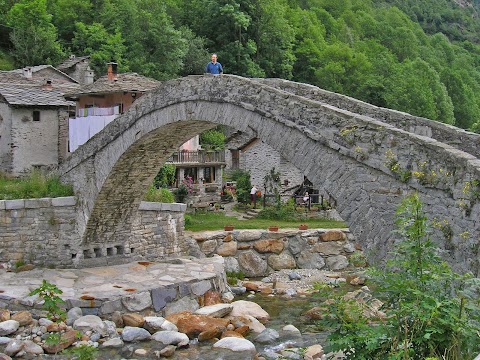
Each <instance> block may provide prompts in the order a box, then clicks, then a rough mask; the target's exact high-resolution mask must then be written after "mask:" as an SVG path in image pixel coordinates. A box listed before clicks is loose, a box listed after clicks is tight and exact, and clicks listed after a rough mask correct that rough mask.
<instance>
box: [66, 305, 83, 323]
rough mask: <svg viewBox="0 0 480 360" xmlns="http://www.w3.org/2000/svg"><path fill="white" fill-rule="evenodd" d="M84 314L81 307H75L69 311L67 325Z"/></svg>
mask: <svg viewBox="0 0 480 360" xmlns="http://www.w3.org/2000/svg"><path fill="white" fill-rule="evenodd" d="M82 316H83V313H82V309H80V308H79V307H73V308H71V309H70V310H68V312H67V321H66V322H67V325H69V326H71V325H73V323H74V322H75V320H77V319H79V318H81V317H82Z"/></svg>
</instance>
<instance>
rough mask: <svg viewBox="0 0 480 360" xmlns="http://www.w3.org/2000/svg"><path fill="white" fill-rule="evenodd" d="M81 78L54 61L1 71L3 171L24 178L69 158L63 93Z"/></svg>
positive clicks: (67, 104) (0, 154) (0, 160)
mask: <svg viewBox="0 0 480 360" xmlns="http://www.w3.org/2000/svg"><path fill="white" fill-rule="evenodd" d="M78 86H79V85H78V82H77V81H76V80H74V79H73V78H71V77H70V76H68V75H67V74H65V73H63V72H61V71H59V70H58V69H55V68H54V67H53V66H51V65H40V66H33V67H26V68H24V69H17V70H12V71H0V171H2V172H5V173H8V174H11V175H14V176H22V175H25V174H27V173H29V172H30V171H31V170H32V169H33V168H38V169H41V170H47V169H49V168H51V167H54V166H56V165H57V164H58V163H59V162H61V161H62V160H63V159H65V158H66V157H67V156H68V151H67V150H68V149H67V134H68V122H67V119H68V113H69V110H70V108H71V107H73V106H74V105H75V104H74V103H73V102H71V101H68V100H66V99H65V98H64V97H63V94H64V93H65V92H67V91H72V90H73V89H74V88H76V87H78Z"/></svg>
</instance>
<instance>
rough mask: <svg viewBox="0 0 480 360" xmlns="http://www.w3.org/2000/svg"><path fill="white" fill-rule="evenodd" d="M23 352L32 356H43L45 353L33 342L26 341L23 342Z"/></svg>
mask: <svg viewBox="0 0 480 360" xmlns="http://www.w3.org/2000/svg"><path fill="white" fill-rule="evenodd" d="M23 351H25V352H26V353H27V354H30V355H41V354H43V353H44V351H43V348H42V347H41V346H40V345H38V344H35V343H34V342H33V341H31V340H25V341H24V342H23Z"/></svg>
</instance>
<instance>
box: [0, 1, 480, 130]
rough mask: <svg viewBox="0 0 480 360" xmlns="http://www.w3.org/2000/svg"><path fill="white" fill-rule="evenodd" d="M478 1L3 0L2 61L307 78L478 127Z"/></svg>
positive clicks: (152, 73) (166, 75)
mask: <svg viewBox="0 0 480 360" xmlns="http://www.w3.org/2000/svg"><path fill="white" fill-rule="evenodd" d="M479 14H480V0H473V1H472V0H469V1H467V0H456V1H453V0H202V1H199V0H135V1H132V0H0V30H1V31H0V34H1V35H0V69H9V68H12V67H21V66H25V65H36V64H44V63H51V64H57V63H59V62H60V61H62V60H63V59H64V58H65V57H66V56H68V54H70V53H74V54H76V55H90V56H91V62H92V64H93V67H94V68H95V70H96V72H97V74H103V73H105V63H106V62H108V61H111V60H115V61H117V62H118V63H119V68H120V71H135V72H138V73H140V74H143V75H145V76H149V77H153V78H156V79H159V80H163V79H170V78H175V77H178V76H184V75H188V74H198V73H202V72H203V68H204V66H205V64H206V62H207V61H208V58H209V53H210V52H216V53H217V54H218V57H219V61H220V62H221V63H222V65H223V66H224V69H225V72H227V73H231V74H238V75H242V76H248V77H280V78H285V79H290V80H294V81H300V82H305V83H310V84H313V85H316V86H319V87H321V88H324V89H328V90H331V91H335V92H339V93H342V94H346V95H349V96H352V97H355V98H357V99H361V100H364V101H366V102H369V103H372V104H375V105H378V106H383V107H388V108H392V109H398V110H401V111H406V112H409V113H412V114H414V115H418V116H423V117H427V118H430V119H434V120H438V121H442V122H444V123H448V124H452V125H456V126H459V127H462V128H464V129H470V130H473V131H477V132H480V67H479V66H480V37H479V34H480V20H479Z"/></svg>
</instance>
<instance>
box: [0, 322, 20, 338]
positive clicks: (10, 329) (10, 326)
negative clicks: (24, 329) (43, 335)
mask: <svg viewBox="0 0 480 360" xmlns="http://www.w3.org/2000/svg"><path fill="white" fill-rule="evenodd" d="M19 327H20V323H19V322H18V321H16V320H6V321H2V322H0V336H5V335H10V334H13V333H14V332H15V331H17V330H18V328H19Z"/></svg>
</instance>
